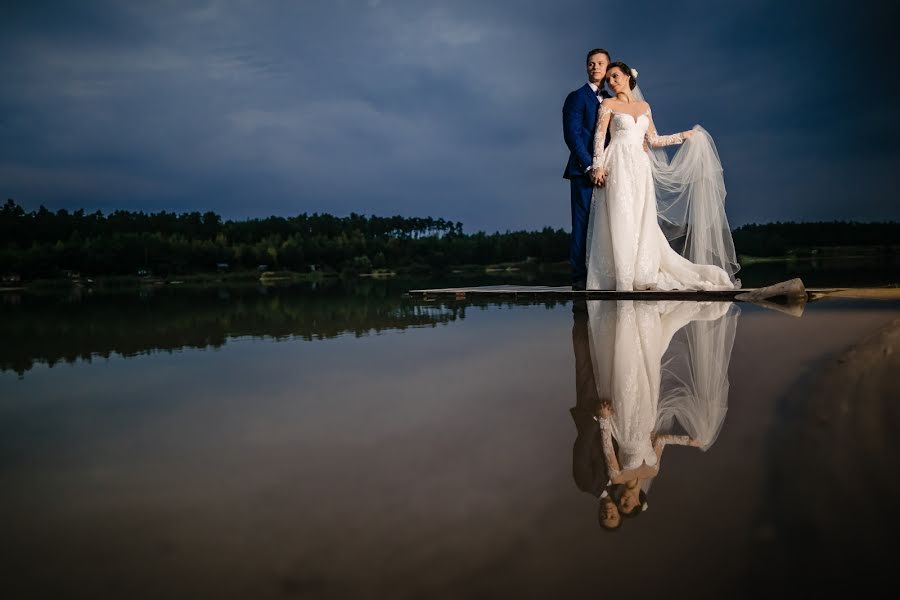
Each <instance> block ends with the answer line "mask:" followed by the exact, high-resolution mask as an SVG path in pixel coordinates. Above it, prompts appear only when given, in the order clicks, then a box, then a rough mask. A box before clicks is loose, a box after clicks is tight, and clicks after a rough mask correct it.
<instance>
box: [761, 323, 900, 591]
mask: <svg viewBox="0 0 900 600" xmlns="http://www.w3.org/2000/svg"><path fill="white" fill-rule="evenodd" d="M898 374H900V319H897V320H895V321H893V322H892V323H890V324H889V325H887V326H886V327H884V328H882V329H881V330H880V331H878V332H876V333H874V334H872V335H870V336H868V337H866V338H865V339H863V340H861V341H860V342H858V343H857V344H855V345H853V346H852V347H850V348H849V349H847V350H846V351H844V352H843V353H841V354H840V355H838V356H836V357H834V358H832V359H830V360H828V361H827V363H826V365H825V366H824V368H823V369H820V370H816V372H815V373H813V374H812V375H811V376H810V377H808V378H806V380H804V381H803V382H802V383H801V384H799V385H798V386H796V387H795V388H794V389H793V390H792V392H791V393H790V394H789V395H788V396H787V397H786V398H785V399H784V400H783V403H782V406H781V407H780V408H781V409H782V410H781V411H780V412H781V413H782V414H781V423H780V424H779V426H778V427H777V428H776V431H775V432H774V435H773V440H772V446H771V451H770V453H769V456H770V457H771V462H770V465H769V467H770V472H769V480H768V487H769V492H770V496H769V500H768V502H767V505H766V507H765V508H764V509H763V511H762V512H763V519H762V520H763V522H765V523H766V525H765V526H764V527H765V528H766V531H767V535H765V536H764V539H762V540H761V541H760V546H761V547H760V548H759V550H760V551H759V552H758V553H756V556H757V559H758V564H757V565H756V567H757V569H758V573H757V574H758V575H759V577H760V578H761V579H762V580H769V581H772V580H775V579H777V580H778V581H779V582H780V583H782V584H784V583H789V582H793V583H795V584H799V583H800V582H806V583H807V584H808V583H809V582H810V581H819V582H821V583H822V584H826V583H828V582H832V583H847V584H851V583H853V582H854V580H856V579H857V578H861V577H866V576H878V578H879V579H880V578H883V576H884V574H885V571H884V570H883V569H885V568H886V567H888V566H889V563H890V561H891V557H892V556H893V552H892V551H890V549H891V548H892V547H893V545H894V543H895V535H894V534H895V532H896V531H897V526H898V523H900V519H898V516H897V512H896V508H897V506H898V502H900V478H898V476H897V473H898V470H900V437H898V435H897V433H898V429H900V376H898ZM757 569H755V570H757ZM787 580H789V581H787Z"/></svg>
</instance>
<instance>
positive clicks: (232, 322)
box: [0, 285, 465, 375]
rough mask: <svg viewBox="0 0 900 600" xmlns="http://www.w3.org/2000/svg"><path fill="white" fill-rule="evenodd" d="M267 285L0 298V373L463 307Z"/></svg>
mask: <svg viewBox="0 0 900 600" xmlns="http://www.w3.org/2000/svg"><path fill="white" fill-rule="evenodd" d="M352 291H353V292H354V293H347V290H346V289H344V288H343V287H341V286H339V285H334V286H332V288H331V289H327V290H323V289H318V290H316V289H314V288H309V287H305V286H304V287H301V286H298V287H293V288H284V289H267V288H263V287H258V286H244V287H240V286H230V287H227V288H225V287H219V288H216V287H211V288H194V289H191V288H182V289H177V290H173V289H153V288H147V289H141V290H128V291H121V292H106V293H98V294H83V293H80V290H78V292H79V293H72V294H69V295H68V296H65V295H60V294H46V295H41V294H30V295H28V296H27V297H25V298H24V299H23V298H21V297H19V296H15V297H12V296H8V295H4V296H2V297H0V300H2V303H0V304H2V306H0V339H3V340H4V342H5V343H3V344H0V372H2V371H7V370H11V371H15V372H16V373H18V374H19V375H23V374H24V373H25V372H27V371H29V370H31V369H32V367H33V366H34V365H35V364H48V365H50V366H53V365H54V364H56V363H58V362H62V361H65V362H69V363H71V362H75V361H77V360H84V361H87V362H90V361H91V360H92V359H93V358H96V357H100V358H106V357H109V356H111V355H113V354H118V355H121V356H136V355H140V354H147V353H152V352H158V351H167V352H171V351H175V350H181V349H186V348H221V347H222V346H224V345H225V344H226V343H227V341H228V339H229V338H235V337H253V338H273V339H287V338H300V339H305V340H324V339H333V338H335V337H338V336H341V335H353V336H356V337H361V336H364V335H368V334H371V333H376V334H377V333H381V332H384V331H391V330H404V329H407V328H415V327H435V326H438V325H445V324H447V323H451V322H453V321H456V320H457V319H462V318H464V316H465V307H464V306H461V305H447V304H439V303H433V304H430V305H416V304H413V303H411V302H406V301H404V300H403V298H402V297H401V296H400V294H396V293H395V294H383V293H378V292H379V291H381V290H380V289H377V288H376V289H369V288H363V287H361V286H356V287H354V289H353V290H352Z"/></svg>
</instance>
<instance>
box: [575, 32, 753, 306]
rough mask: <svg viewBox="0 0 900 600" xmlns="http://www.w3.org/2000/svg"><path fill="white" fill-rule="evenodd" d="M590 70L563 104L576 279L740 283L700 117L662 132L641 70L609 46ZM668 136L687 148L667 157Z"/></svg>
mask: <svg viewBox="0 0 900 600" xmlns="http://www.w3.org/2000/svg"><path fill="white" fill-rule="evenodd" d="M587 75H588V83H587V84H585V85H584V86H582V87H581V88H579V89H577V90H575V91H573V92H572V93H570V94H569V95H568V97H567V98H566V101H565V104H564V106H563V136H564V138H565V142H566V145H567V146H568V147H569V150H570V155H569V162H568V164H567V165H566V170H565V174H564V175H563V177H565V178H566V179H568V180H569V181H570V185H571V194H572V198H571V204H572V241H571V247H570V261H571V265H572V287H573V289H576V290H584V289H600V290H613V289H614V290H618V291H632V290H726V289H734V288H736V287H739V286H740V281H739V280H738V279H736V278H735V273H736V272H737V270H738V268H739V267H738V264H737V260H736V256H735V251H734V244H733V241H732V239H731V231H730V229H729V227H728V221H727V219H726V218H725V211H724V199H725V185H724V180H723V176H722V166H721V163H720V162H719V156H718V153H717V152H716V148H715V145H714V143H713V141H712V138H711V137H710V136H709V134H708V133H707V132H706V131H705V130H704V129H703V128H702V127H700V126H695V127H694V128H693V129H692V130H690V131H684V132H681V133H676V134H674V135H659V134H658V133H657V130H656V126H655V124H654V121H653V115H652V111H651V108H650V105H649V104H648V103H647V102H645V101H644V99H643V96H642V95H641V92H640V88H638V87H637V81H636V80H637V75H638V73H637V71H636V70H634V69H631V68H629V67H628V65H626V64H625V63H623V62H611V61H610V56H609V53H608V52H607V51H606V50H602V49H599V48H598V49H594V50H591V51H590V52H589V53H588V55H587ZM604 84H606V85H607V86H608V87H609V88H610V91H607V90H606V89H604ZM671 145H681V148H679V150H678V152H677V153H676V154H675V156H674V157H673V158H672V159H671V161H670V160H669V158H668V156H667V155H666V153H665V151H664V150H662V148H663V147H665V146H671ZM663 227H665V232H664V230H663ZM671 243H675V244H677V245H678V246H679V247H680V248H681V252H680V253H679V252H676V251H675V250H673V248H672V245H671Z"/></svg>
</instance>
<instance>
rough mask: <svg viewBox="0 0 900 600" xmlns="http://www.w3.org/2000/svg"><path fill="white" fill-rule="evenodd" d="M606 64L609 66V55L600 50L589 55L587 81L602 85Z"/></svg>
mask: <svg viewBox="0 0 900 600" xmlns="http://www.w3.org/2000/svg"><path fill="white" fill-rule="evenodd" d="M607 66H609V57H608V56H607V55H605V54H603V53H602V52H598V53H596V54H592V55H590V56H589V57H588V61H587V75H588V81H590V82H591V83H596V84H597V85H603V78H604V77H606V67H607Z"/></svg>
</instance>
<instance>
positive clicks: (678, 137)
mask: <svg viewBox="0 0 900 600" xmlns="http://www.w3.org/2000/svg"><path fill="white" fill-rule="evenodd" d="M647 118H648V119H650V126H649V127H647V135H646V139H647V144H649V145H650V147H652V148H660V147H662V146H674V145H675V144H681V143H682V142H684V136H683V135H682V134H680V133H673V134H672V135H659V134H657V133H656V125H654V124H653V114H652V113H651V112H650V109H649V108H648V109H647Z"/></svg>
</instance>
